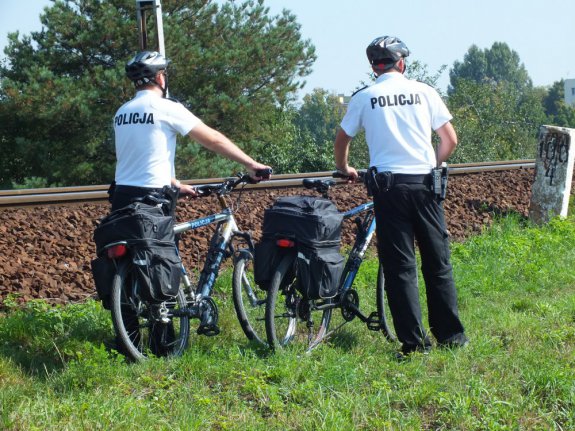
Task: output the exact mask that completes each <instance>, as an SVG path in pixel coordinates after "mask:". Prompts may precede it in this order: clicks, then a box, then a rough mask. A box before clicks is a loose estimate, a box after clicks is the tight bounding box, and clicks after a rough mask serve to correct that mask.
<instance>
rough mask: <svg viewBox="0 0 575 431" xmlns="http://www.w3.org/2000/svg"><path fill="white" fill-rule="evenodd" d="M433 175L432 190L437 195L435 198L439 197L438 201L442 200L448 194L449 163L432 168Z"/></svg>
mask: <svg viewBox="0 0 575 431" xmlns="http://www.w3.org/2000/svg"><path fill="white" fill-rule="evenodd" d="M431 177H432V181H431V192H432V193H433V194H434V195H435V199H437V201H438V202H442V201H444V200H445V196H446V195H447V179H448V169H447V165H446V164H443V165H442V166H441V167H439V168H433V169H432V170H431Z"/></svg>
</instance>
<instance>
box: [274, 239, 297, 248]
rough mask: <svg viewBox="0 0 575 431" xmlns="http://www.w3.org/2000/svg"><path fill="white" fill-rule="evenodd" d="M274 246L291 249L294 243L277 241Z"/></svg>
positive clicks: (286, 240) (283, 240) (282, 240)
mask: <svg viewBox="0 0 575 431" xmlns="http://www.w3.org/2000/svg"><path fill="white" fill-rule="evenodd" d="M276 245H277V246H278V247H282V248H292V247H295V242H293V241H292V240H291V239H278V240H277V241H276Z"/></svg>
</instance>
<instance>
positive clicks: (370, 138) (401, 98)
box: [341, 73, 452, 174]
mask: <svg viewBox="0 0 575 431" xmlns="http://www.w3.org/2000/svg"><path fill="white" fill-rule="evenodd" d="M451 118H452V116H451V114H450V113H449V111H448V109H447V107H446V106H445V103H444V102H443V100H442V99H441V97H440V96H439V94H438V93H437V91H435V89H433V88H432V87H430V86H429V85H427V84H424V83H422V82H418V81H415V80H410V79H407V78H406V77H405V76H403V75H402V74H400V73H385V74H383V75H381V76H379V77H378V78H377V79H376V81H375V83H374V84H373V85H371V86H369V87H366V88H365V89H363V90H360V91H359V92H357V93H356V94H355V95H354V96H353V97H352V99H351V101H350V103H349V105H348V108H347V112H346V114H345V116H344V118H343V120H342V122H341V128H342V129H343V131H344V132H345V133H346V134H347V135H348V136H351V137H354V136H355V135H356V134H357V133H358V132H360V131H361V129H364V130H365V136H366V140H367V145H368V148H369V156H370V166H375V167H376V168H377V170H378V172H384V171H391V172H394V173H402V174H428V173H429V172H430V171H431V169H432V168H434V167H435V165H436V156H435V152H434V149H433V146H432V144H431V133H432V129H433V130H437V129H439V128H440V127H441V126H443V125H444V124H445V123H447V122H448V121H450V120H451Z"/></svg>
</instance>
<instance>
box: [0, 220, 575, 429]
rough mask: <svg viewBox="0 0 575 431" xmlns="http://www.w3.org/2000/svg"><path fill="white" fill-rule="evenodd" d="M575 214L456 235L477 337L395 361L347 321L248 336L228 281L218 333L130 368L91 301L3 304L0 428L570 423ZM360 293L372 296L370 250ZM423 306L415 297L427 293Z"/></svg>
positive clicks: (574, 401) (223, 280)
mask: <svg viewBox="0 0 575 431" xmlns="http://www.w3.org/2000/svg"><path fill="white" fill-rule="evenodd" d="M573 244H575V221H574V220H572V219H567V220H558V219H557V220H553V221H552V222H551V223H549V224H548V225H546V226H543V227H534V226H530V225H528V224H526V223H525V222H523V221H522V220H520V219H519V218H517V217H513V216H512V217H508V218H505V219H502V220H500V221H499V222H498V223H497V224H495V226H494V227H492V228H490V229H489V230H486V231H485V232H484V234H483V235H480V236H477V237H474V238H471V239H470V240H468V241H466V242H465V243H462V244H453V247H452V262H453V267H454V273H455V277H456V283H457V286H458V291H459V304H460V314H461V317H462V320H463V322H464V324H465V325H466V329H467V332H468V335H469V337H470V339H471V344H470V345H469V346H468V347H467V348H466V349H464V350H454V351H451V350H441V349H434V350H432V352H431V353H430V354H429V355H427V356H424V355H415V356H414V357H413V358H412V359H411V360H409V361H407V362H401V363H399V362H397V361H396V360H395V359H394V356H393V353H394V352H395V350H396V349H397V347H398V346H397V345H393V344H391V343H388V342H386V341H385V340H384V338H383V337H382V335H381V334H378V333H374V332H370V331H367V330H366V329H365V326H363V325H362V324H360V322H359V321H354V322H352V323H351V324H349V325H348V326H347V327H346V328H344V330H343V332H342V333H341V334H340V335H339V336H337V337H335V338H334V339H333V340H332V341H331V342H330V343H325V344H324V345H322V346H320V347H319V348H318V349H317V350H315V351H314V352H313V353H312V354H309V355H306V354H303V352H302V350H301V348H298V347H294V348H290V349H287V350H285V351H283V352H280V353H278V354H275V355H271V354H269V353H267V352H262V351H259V350H257V349H255V348H254V346H252V345H250V344H248V343H247V341H246V339H245V337H244V335H243V333H242V332H241V329H240V327H239V324H238V323H237V322H236V320H235V315H234V311H233V305H232V300H231V292H230V288H229V286H230V285H231V277H230V274H229V273H224V274H222V275H221V277H220V280H219V284H218V288H217V295H216V302H217V303H218V305H220V315H221V326H222V333H221V334H220V335H219V336H217V337H213V338H205V337H203V338H198V337H197V336H196V337H194V338H193V339H192V342H191V345H190V347H189V349H188V350H187V351H186V354H185V355H184V356H183V357H181V358H175V359H169V360H166V359H153V360H150V361H147V362H146V363H142V364H129V363H126V362H125V361H124V358H123V357H122V356H121V355H118V354H116V353H115V351H114V350H113V349H111V347H110V346H111V345H112V344H113V331H112V326H111V322H110V317H109V312H107V311H105V310H103V309H102V308H101V307H100V305H99V304H98V303H96V302H93V301H89V302H86V303H83V304H74V305H69V306H66V307H52V306H48V305H46V304H45V303H43V302H41V301H34V302H31V303H28V304H26V305H25V306H17V305H16V304H15V303H14V302H11V301H10V300H8V301H7V302H6V303H5V304H4V308H5V311H6V312H5V313H4V314H3V315H2V316H1V317H0V429H6V430H78V429H82V430H98V429H105V430H132V429H145V430H194V429H202V430H266V431H270V430H386V429H389V430H569V429H575V271H574V270H573V268H574V266H575V248H574V247H573ZM364 267H365V268H364V270H363V273H362V275H361V277H360V279H359V280H358V290H360V292H365V293H363V294H362V295H361V298H362V300H363V299H364V298H369V296H373V295H370V293H372V290H373V285H374V283H375V281H374V280H375V276H376V275H375V271H376V268H377V262H376V260H370V261H369V262H366V264H365V265H364ZM422 302H424V296H422Z"/></svg>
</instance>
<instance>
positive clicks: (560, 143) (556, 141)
mask: <svg viewBox="0 0 575 431" xmlns="http://www.w3.org/2000/svg"><path fill="white" fill-rule="evenodd" d="M570 144H571V136H570V135H569V134H566V133H557V132H550V131H547V133H542V134H541V135H540V138H539V158H540V160H541V161H542V162H543V167H544V168H545V177H546V178H549V181H550V182H549V184H550V185H553V178H555V173H556V171H557V167H558V165H559V164H566V163H567V161H568V159H569V146H570Z"/></svg>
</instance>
